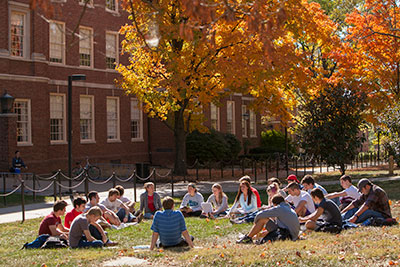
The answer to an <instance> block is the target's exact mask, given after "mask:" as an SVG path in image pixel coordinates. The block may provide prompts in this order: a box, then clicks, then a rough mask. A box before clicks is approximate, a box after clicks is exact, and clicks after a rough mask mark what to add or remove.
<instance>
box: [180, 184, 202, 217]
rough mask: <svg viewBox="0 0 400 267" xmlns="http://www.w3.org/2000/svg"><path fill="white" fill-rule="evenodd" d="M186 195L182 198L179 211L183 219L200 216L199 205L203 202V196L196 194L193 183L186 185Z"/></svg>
mask: <svg viewBox="0 0 400 267" xmlns="http://www.w3.org/2000/svg"><path fill="white" fill-rule="evenodd" d="M187 190H188V193H186V195H185V196H184V197H183V200H182V203H181V207H180V210H181V212H182V214H183V216H185V217H190V216H195V217H198V216H200V215H201V211H202V210H201V203H203V202H204V198H203V195H202V194H200V193H199V192H197V188H196V185H195V184H194V183H190V184H188V187H187Z"/></svg>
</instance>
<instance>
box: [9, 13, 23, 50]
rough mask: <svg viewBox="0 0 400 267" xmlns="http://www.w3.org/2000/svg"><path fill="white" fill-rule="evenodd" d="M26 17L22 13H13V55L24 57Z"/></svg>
mask: <svg viewBox="0 0 400 267" xmlns="http://www.w3.org/2000/svg"><path fill="white" fill-rule="evenodd" d="M24 21H25V15H24V14H21V13H14V12H13V13H11V19H10V22H11V23H10V24H11V25H10V31H11V55H13V56H18V57H23V56H24V34H25V29H24V27H25V25H24Z"/></svg>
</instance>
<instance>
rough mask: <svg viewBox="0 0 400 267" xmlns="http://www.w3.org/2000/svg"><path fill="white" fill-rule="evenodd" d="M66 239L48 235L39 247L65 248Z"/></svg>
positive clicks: (66, 244) (66, 245)
mask: <svg viewBox="0 0 400 267" xmlns="http://www.w3.org/2000/svg"><path fill="white" fill-rule="evenodd" d="M67 247H68V241H67V240H65V239H61V238H59V237H58V236H50V237H49V238H47V240H46V242H44V244H43V245H42V246H41V247H40V248H67Z"/></svg>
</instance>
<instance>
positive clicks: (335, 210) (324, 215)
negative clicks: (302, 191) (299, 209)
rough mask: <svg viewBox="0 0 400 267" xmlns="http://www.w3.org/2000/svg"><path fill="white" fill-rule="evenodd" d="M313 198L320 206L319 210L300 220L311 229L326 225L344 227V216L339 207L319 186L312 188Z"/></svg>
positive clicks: (321, 227)
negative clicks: (325, 195)
mask: <svg viewBox="0 0 400 267" xmlns="http://www.w3.org/2000/svg"><path fill="white" fill-rule="evenodd" d="M311 198H312V200H313V201H314V203H315V204H316V205H317V206H318V208H317V210H316V211H314V212H313V213H312V214H310V215H308V216H306V217H300V218H299V221H300V222H302V223H303V222H304V223H306V228H307V229H309V230H319V229H323V228H324V227H325V226H335V227H338V229H341V228H342V216H341V214H340V210H339V207H338V206H337V205H336V204H335V203H334V202H333V201H332V200H330V199H326V198H325V197H324V193H323V192H322V190H321V189H319V188H314V189H313V190H311Z"/></svg>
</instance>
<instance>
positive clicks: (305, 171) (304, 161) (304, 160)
mask: <svg viewBox="0 0 400 267" xmlns="http://www.w3.org/2000/svg"><path fill="white" fill-rule="evenodd" d="M303 168H304V175H306V174H307V170H306V155H305V154H304V158H303ZM304 175H303V176H304Z"/></svg>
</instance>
